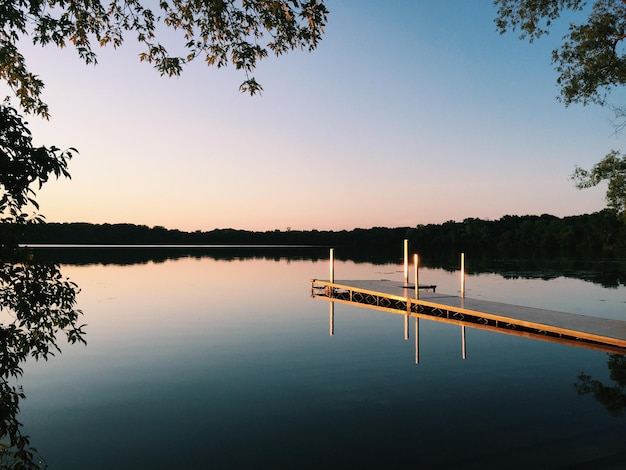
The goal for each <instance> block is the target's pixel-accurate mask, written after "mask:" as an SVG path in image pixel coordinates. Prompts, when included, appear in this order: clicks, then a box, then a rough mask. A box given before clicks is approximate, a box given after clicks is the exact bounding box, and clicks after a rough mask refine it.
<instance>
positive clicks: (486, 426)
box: [22, 252, 626, 470]
mask: <svg viewBox="0 0 626 470" xmlns="http://www.w3.org/2000/svg"><path fill="white" fill-rule="evenodd" d="M231 255H232V256H233V257H234V258H235V259H214V258H211V257H201V258H196V257H193V256H192V257H183V258H177V259H176V260H169V261H165V262H158V263H154V262H149V263H147V264H131V265H124V266H118V265H110V264H109V265H103V264H94V265H72V266H68V265H65V266H63V270H64V273H65V274H67V275H69V276H70V277H71V278H72V279H74V280H75V281H76V282H77V283H78V284H79V285H80V286H81V288H82V293H81V294H80V297H79V302H80V303H79V306H80V307H81V309H82V310H83V311H85V315H86V322H87V323H88V324H89V345H88V347H87V349H86V350H83V349H82V348H67V351H64V353H63V355H61V356H59V357H56V358H54V360H52V361H50V362H48V363H46V364H41V363H34V362H32V363H29V364H28V368H27V370H26V373H25V376H24V380H25V383H24V387H25V390H27V391H28V395H29V399H28V400H26V401H25V402H24V407H23V409H22V421H23V422H24V423H25V425H26V426H27V431H28V433H29V434H30V435H32V436H33V443H34V444H36V446H37V447H38V449H39V451H40V453H41V455H43V456H44V458H45V459H46V461H47V462H48V463H49V465H50V468H51V469H52V468H62V469H64V470H68V469H69V470H71V469H82V468H90V469H109V468H116V469H135V468H155V469H157V468H163V469H170V468H181V467H184V468H205V467H211V468H254V467H255V466H258V465H259V462H262V464H263V466H267V467H268V468H269V467H271V468H290V467H293V466H297V467H299V468H351V467H353V466H360V465H363V466H367V467H368V468H369V467H372V466H373V467H376V468H417V467H418V466H419V467H426V468H429V467H430V468H432V467H434V466H437V465H439V466H440V467H441V468H481V469H482V468H485V467H491V468H498V467H501V465H502V463H503V462H506V463H508V462H510V459H511V457H510V456H511V455H515V456H516V462H517V461H518V460H519V463H520V466H526V467H527V468H535V467H536V465H537V462H541V464H542V466H545V467H558V466H561V467H564V466H567V465H572V464H576V463H578V464H580V463H582V462H592V461H593V456H589V455H586V454H585V450H586V449H589V447H593V448H594V449H600V450H601V452H604V454H603V455H609V454H610V453H611V452H613V453H615V452H618V451H622V450H624V447H625V443H626V430H625V429H617V430H615V429H614V428H615V425H614V418H612V417H611V416H608V413H598V409H600V410H601V405H599V404H598V403H597V402H596V401H595V400H593V399H591V397H585V398H581V397H579V396H578V394H577V393H576V391H575V390H574V389H573V387H572V382H573V381H574V378H575V377H576V376H577V374H578V373H579V372H580V371H581V370H584V371H586V373H587V374H589V375H591V376H593V377H594V378H602V377H603V371H604V369H605V362H606V361H605V355H604V354H603V353H599V352H597V351H590V350H586V349H580V348H569V347H568V348H565V347H561V345H558V344H552V343H547V342H543V341H542V342H539V341H528V340H527V339H526V338H519V337H513V336H509V335H496V334H493V333H491V332H489V331H485V330H478V329H471V330H470V328H467V330H468V331H466V340H467V342H468V348H467V360H466V361H463V360H461V358H462V354H463V352H462V349H461V348H460V346H459V343H460V342H461V341H462V337H461V326H460V325H458V324H452V325H450V324H444V323H441V322H435V321H425V319H423V318H419V317H416V318H413V320H411V318H408V325H409V338H408V339H407V340H406V341H405V340H404V338H405V334H404V333H405V332H404V326H405V322H404V320H405V318H399V317H398V316H396V315H390V314H386V313H385V314H382V313H381V312H378V311H365V310H363V309H362V308H358V309H357V308H356V307H352V306H347V305H344V304H340V303H337V302H334V303H333V302H329V305H328V309H327V305H326V304H325V303H323V302H320V301H318V300H313V299H310V298H309V297H308V291H309V280H310V278H311V277H316V276H326V275H327V273H328V264H327V262H326V260H323V261H320V262H314V261H307V260H287V259H285V258H281V259H280V260H278V261H276V260H275V259H274V256H273V255H270V254H266V255H263V256H266V257H265V258H262V259H261V258H259V259H257V258H254V259H244V258H243V256H245V254H242V258H239V257H238V256H237V253H236V252H232V253H231ZM276 256H278V257H279V256H281V255H280V254H278V253H277V254H276ZM377 270H379V271H385V272H394V266H393V265H389V266H384V267H383V268H377V267H376V266H374V265H372V264H366V263H363V264H359V263H355V262H346V261H340V262H338V267H337V271H338V272H340V273H341V275H342V276H344V275H346V276H348V277H350V278H354V279H360V278H365V277H366V276H367V275H371V274H372V273H373V272H375V271H377ZM422 274H423V278H424V280H425V281H426V282H432V283H433V284H438V285H439V286H441V289H442V291H444V292H449V291H450V289H449V288H448V286H452V285H454V286H456V285H457V279H456V276H455V275H454V274H453V273H448V272H445V271H442V270H431V269H424V271H423V272H422ZM481 283H482V286H483V287H479V285H481ZM498 283H500V284H498ZM502 284H504V285H502ZM581 284H583V285H584V287H586V288H587V292H588V291H589V290H590V289H591V290H593V291H594V292H595V289H599V288H595V287H594V286H591V285H590V284H588V283H587V284H585V283H582V282H579V281H572V280H568V281H567V282H565V281H563V282H556V283H555V282H554V281H550V282H545V281H540V280H532V281H527V282H523V283H519V282H516V281H503V280H502V278H497V279H495V276H487V275H483V276H476V278H475V279H474V278H472V279H471V282H470V283H469V288H470V292H477V291H478V290H479V289H483V290H482V292H484V293H485V295H486V294H487V293H490V292H495V291H496V290H497V291H498V293H499V294H500V295H503V296H504V295H505V294H508V293H510V292H512V291H514V290H515V289H518V290H519V291H520V292H525V293H528V292H532V294H533V300H535V301H537V302H539V303H540V304H541V303H543V297H544V295H546V294H544V292H549V293H550V295H551V296H555V297H557V298H558V300H559V301H560V302H561V307H562V308H563V309H564V310H566V311H567V310H570V309H572V308H573V307H577V305H573V304H575V303H577V302H578V299H574V300H571V303H570V304H569V305H566V302H565V301H564V299H568V296H567V295H565V294H563V291H564V290H565V289H569V290H574V289H578V290H580V289H581V288H580V285H581ZM555 285H556V287H555ZM472 289H473V291H472ZM438 290H439V289H438ZM623 293H624V291H623V289H622V290H620V291H619V292H617V294H619V295H622V294H623ZM619 295H616V293H615V292H614V291H611V292H609V296H607V297H605V298H606V299H607V301H606V302H603V304H602V305H603V306H605V307H606V308H612V309H614V310H619V311H620V312H621V311H623V306H622V304H620V301H621V300H620V298H619ZM537 299H539V300H537ZM570 299H571V297H570ZM568 301H569V300H568ZM585 302H586V303H585ZM594 302H595V304H594ZM583 304H584V307H583V308H589V307H590V306H593V305H596V306H597V300H596V299H595V297H594V298H591V299H587V300H586V301H583ZM367 313H370V314H369V315H368V314H367ZM372 313H373V314H372ZM405 313H406V312H405ZM411 336H412V337H411ZM413 340H415V342H414V341H413ZM414 349H415V351H414ZM414 353H415V361H414V360H413V355H414ZM414 362H417V363H418V364H419V366H415V364H414ZM468 404H471V406H468ZM604 415H606V416H604ZM590 429H593V432H590V431H589V430H590ZM164 430H167V432H164ZM442 436H449V437H450V438H442ZM456 436H471V439H463V438H460V439H457V438H456ZM607 436H609V437H611V438H612V439H613V441H611V442H609V441H608V440H607ZM614 441H616V442H614ZM399 442H410V445H398V443H399ZM485 442H489V443H490V445H484V443H485ZM583 444H584V445H583ZM110 449H115V452H111V450H110ZM120 456H123V458H122V459H121V458H120Z"/></svg>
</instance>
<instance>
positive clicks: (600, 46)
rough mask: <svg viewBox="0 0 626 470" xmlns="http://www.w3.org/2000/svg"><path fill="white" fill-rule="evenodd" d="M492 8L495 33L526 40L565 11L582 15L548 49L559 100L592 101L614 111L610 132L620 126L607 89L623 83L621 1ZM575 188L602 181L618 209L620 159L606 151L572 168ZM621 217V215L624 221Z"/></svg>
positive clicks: (622, 191) (625, 193)
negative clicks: (596, 159)
mask: <svg viewBox="0 0 626 470" xmlns="http://www.w3.org/2000/svg"><path fill="white" fill-rule="evenodd" d="M494 3H495V5H496V6H497V7H498V17H497V18H496V20H495V21H496V26H497V28H498V29H499V31H500V33H505V32H507V31H510V30H516V29H519V30H520V31H521V37H522V38H526V39H528V40H530V41H531V42H532V41H533V40H535V39H537V38H539V37H541V36H543V35H544V34H548V32H549V30H550V29H551V28H552V27H553V22H554V21H555V20H556V19H557V18H559V17H560V16H561V15H564V14H565V13H566V12H578V13H577V16H580V17H582V18H585V20H584V21H583V22H582V23H580V24H574V23H571V24H570V25H569V32H568V34H567V35H565V37H564V38H563V43H562V45H561V47H560V48H558V49H555V50H554V51H553V52H552V61H553V63H554V64H555V67H556V71H557V72H558V74H559V76H558V78H557V83H558V84H559V86H560V87H561V94H560V99H561V100H562V101H563V102H564V103H565V105H569V104H571V103H582V104H583V105H586V104H590V103H596V104H599V105H603V106H608V107H609V108H610V109H612V110H613V111H614V112H615V116H616V130H618V131H619V130H622V129H623V128H624V126H626V109H625V108H624V107H623V105H615V104H611V103H609V102H608V97H609V95H610V93H611V92H612V91H613V90H615V89H616V88H619V87H622V86H624V85H625V84H626V1H624V0H595V1H594V2H593V4H592V5H591V6H589V5H588V2H587V1H584V0H495V1H494ZM573 179H574V180H575V181H576V186H577V187H578V188H579V189H580V188H588V187H591V186H595V185H597V184H598V183H600V182H601V181H604V180H606V181H607V182H608V190H607V195H606V198H607V202H608V205H609V207H612V208H614V209H617V210H618V211H620V212H621V213H623V212H624V208H625V206H624V203H625V201H626V183H625V181H624V159H623V158H622V159H620V158H619V152H616V151H611V152H610V153H609V154H608V155H607V156H606V157H605V158H604V159H603V160H602V161H600V162H599V163H597V164H596V165H595V166H594V167H593V169H592V170H590V171H588V170H584V169H581V168H576V170H575V172H574V175H573ZM624 220H626V218H625V219H624Z"/></svg>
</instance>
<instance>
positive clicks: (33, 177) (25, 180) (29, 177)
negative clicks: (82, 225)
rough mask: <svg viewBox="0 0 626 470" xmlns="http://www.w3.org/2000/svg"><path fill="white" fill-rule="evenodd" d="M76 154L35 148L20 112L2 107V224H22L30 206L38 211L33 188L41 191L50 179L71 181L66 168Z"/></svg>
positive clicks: (0, 182)
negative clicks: (24, 210)
mask: <svg viewBox="0 0 626 470" xmlns="http://www.w3.org/2000/svg"><path fill="white" fill-rule="evenodd" d="M75 153H77V151H76V149H73V148H71V149H69V150H66V151H61V150H60V149H58V148H57V147H54V146H52V147H50V148H48V147H45V146H41V147H34V146H33V143H32V136H31V133H30V130H29V129H28V128H27V127H26V123H25V122H24V121H23V120H22V118H21V116H19V115H18V114H17V111H16V110H15V109H13V108H11V107H10V106H6V105H0V217H2V218H0V222H8V221H12V222H19V221H20V220H22V219H23V218H24V217H23V214H22V210H23V208H24V206H26V205H28V204H29V203H30V204H33V205H34V207H35V208H37V207H38V206H37V203H36V202H35V200H34V197H33V196H34V194H35V193H34V190H33V188H32V185H33V184H34V185H36V186H37V187H38V188H41V187H42V185H43V184H44V183H45V182H46V181H48V179H49V178H50V176H55V177H57V178H59V177H61V176H64V177H67V178H69V176H70V174H69V172H68V170H67V165H68V162H69V160H70V159H71V158H72V157H73V156H74V154H75ZM6 217H9V218H8V219H7V218H6Z"/></svg>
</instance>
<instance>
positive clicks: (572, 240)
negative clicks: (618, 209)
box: [408, 209, 626, 258]
mask: <svg viewBox="0 0 626 470" xmlns="http://www.w3.org/2000/svg"><path fill="white" fill-rule="evenodd" d="M408 238H409V239H410V241H411V243H412V246H413V248H414V249H415V250H417V251H423V252H424V253H427V252H428V251H434V252H441V251H454V252H460V251H465V252H468V253H471V252H489V253H490V255H491V256H495V257H508V258H510V257H524V258H533V257H546V256H547V257H582V256H584V257H590V256H593V257H613V256H625V255H626V224H624V223H623V222H622V221H620V220H619V219H618V218H617V216H616V214H615V212H613V211H611V210H608V209H605V210H603V211H600V212H595V213H593V214H585V215H578V216H571V217H563V218H559V217H555V216H552V215H547V214H544V215H540V216H535V215H525V216H511V215H507V216H504V217H502V218H501V219H499V220H481V219H472V218H470V219H465V220H464V221H463V222H454V221H449V222H445V223H443V224H441V225H434V224H430V225H420V226H418V227H416V228H415V229H411V230H410V231H409V236H408Z"/></svg>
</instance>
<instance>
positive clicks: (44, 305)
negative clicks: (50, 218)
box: [0, 105, 84, 468]
mask: <svg viewBox="0 0 626 470" xmlns="http://www.w3.org/2000/svg"><path fill="white" fill-rule="evenodd" d="M74 152H75V150H74V149H70V150H69V151H66V152H62V151H60V150H59V149H58V148H56V147H51V148H47V147H45V146H40V147H35V146H33V143H32V136H31V133H30V131H29V129H28V128H27V124H26V123H25V122H24V121H23V120H22V118H21V117H20V116H19V115H18V113H17V111H16V110H15V109H13V108H11V107H10V106H7V105H0V222H2V225H1V229H0V465H3V466H11V467H15V468H38V464H37V462H36V458H35V453H34V449H32V448H31V447H30V442H29V439H28V437H27V436H25V435H23V434H22V433H21V431H20V426H21V425H20V422H19V421H18V420H17V413H18V412H19V402H20V399H23V398H24V393H23V391H22V389H21V387H19V386H16V385H11V384H10V383H9V380H16V379H18V378H19V377H20V376H21V374H22V364H23V363H24V361H26V360H27V359H28V357H33V358H35V359H40V358H41V359H47V358H48V357H49V356H50V355H52V354H54V352H55V351H60V349H59V345H58V343H57V334H58V333H59V332H64V333H65V334H66V337H67V339H68V341H69V342H71V343H74V342H77V341H78V342H84V338H83V335H84V332H83V329H82V328H83V327H82V326H78V325H77V321H78V317H79V315H80V311H78V310H75V309H74V305H75V302H76V294H77V292H78V289H77V286H76V285H75V284H73V283H71V282H70V281H68V280H66V279H63V277H62V276H61V273H60V271H59V267H58V266H57V265H56V264H46V263H39V262H37V260H36V259H35V257H34V256H33V254H32V253H31V252H29V251H28V250H25V249H21V248H19V246H18V238H19V236H20V234H21V233H22V232H23V230H24V229H25V227H27V226H28V225H30V224H36V223H38V222H40V221H42V217H41V216H38V215H36V214H35V215H29V214H27V213H26V212H25V209H26V208H27V207H28V206H29V205H30V206H33V207H34V208H35V209H37V208H38V206H37V202H36V201H35V199H34V190H33V189H32V185H36V186H38V187H39V188H41V186H42V185H43V184H44V183H45V182H46V181H48V179H49V178H50V176H56V177H60V176H69V174H68V173H67V164H68V161H69V159H70V158H71V157H72V155H73V153H74Z"/></svg>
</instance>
